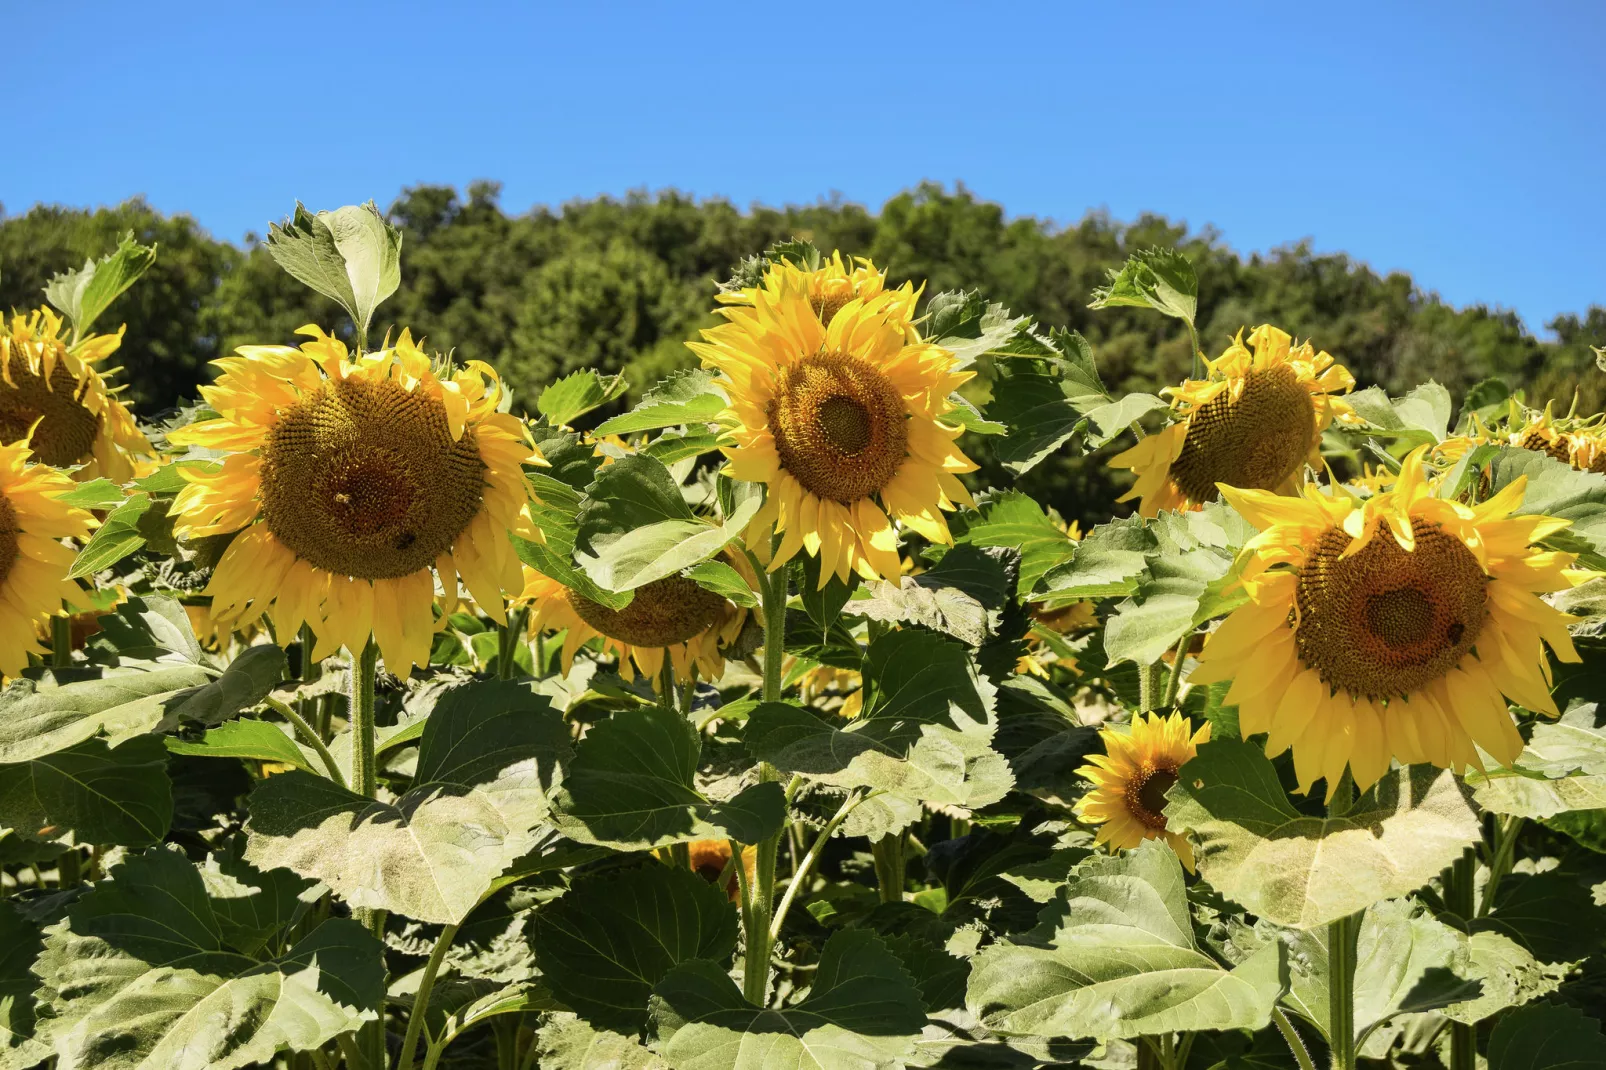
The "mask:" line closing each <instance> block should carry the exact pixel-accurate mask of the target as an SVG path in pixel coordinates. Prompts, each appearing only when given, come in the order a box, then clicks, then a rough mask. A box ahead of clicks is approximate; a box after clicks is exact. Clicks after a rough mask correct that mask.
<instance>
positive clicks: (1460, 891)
mask: <svg viewBox="0 0 1606 1070" xmlns="http://www.w3.org/2000/svg"><path fill="white" fill-rule="evenodd" d="M1496 827H1497V828H1498V827H1499V826H1496ZM1497 854H1498V849H1497ZM1477 878H1478V856H1477V854H1475V853H1474V852H1473V850H1472V848H1470V847H1468V848H1467V849H1466V850H1465V851H1462V852H1461V857H1460V858H1458V859H1456V860H1455V862H1454V863H1453V864H1452V865H1451V866H1450V879H1449V880H1448V881H1447V882H1446V886H1445V889H1444V905H1445V906H1447V907H1449V908H1450V909H1451V910H1452V911H1454V912H1455V913H1456V914H1459V915H1460V921H1461V926H1462V927H1463V928H1465V927H1466V926H1467V925H1468V923H1470V922H1471V921H1472V919H1473V917H1474V914H1473V911H1474V910H1475V909H1476V906H1477V896H1476V892H1475V888H1476V884H1477ZM1490 878H1491V879H1490V882H1489V883H1490V885H1491V886H1492V885H1493V884H1494V875H1493V873H1492V872H1491V874H1490ZM1477 1065H1478V1027H1477V1026H1475V1025H1468V1024H1466V1023H1464V1022H1456V1021H1452V1022H1451V1023H1450V1070H1474V1068H1475V1067H1476V1066H1477Z"/></svg>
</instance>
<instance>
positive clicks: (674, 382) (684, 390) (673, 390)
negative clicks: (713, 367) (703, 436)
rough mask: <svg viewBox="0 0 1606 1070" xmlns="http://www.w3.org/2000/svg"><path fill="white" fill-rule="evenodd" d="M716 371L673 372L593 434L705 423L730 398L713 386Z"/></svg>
mask: <svg viewBox="0 0 1606 1070" xmlns="http://www.w3.org/2000/svg"><path fill="white" fill-rule="evenodd" d="M715 378H716V374H715V373H714V372H712V371H707V370H705V369H701V368H698V369H694V370H691V371H681V372H675V373H673V374H672V375H670V376H669V377H668V378H667V379H664V380H663V381H662V382H660V383H659V384H658V385H657V386H655V387H653V388H652V389H651V390H648V391H646V392H645V393H643V394H642V395H641V404H640V405H637V406H636V407H635V408H634V409H631V410H630V411H629V412H627V413H624V414H622V415H620V416H615V417H614V418H613V419H611V420H604V421H603V422H602V424H601V425H600V426H599V427H598V428H597V430H596V432H595V434H597V435H598V436H599V437H600V436H602V435H629V434H634V433H635V432H637V431H652V430H655V429H657V428H660V427H678V426H680V425H681V424H705V423H709V422H710V421H712V420H714V419H716V418H717V417H718V416H719V414H720V413H721V412H722V411H724V409H725V406H726V405H727V404H729V400H728V399H727V398H726V396H725V391H724V389H723V388H721V387H720V386H718V385H716V384H715V382H714V379H715Z"/></svg>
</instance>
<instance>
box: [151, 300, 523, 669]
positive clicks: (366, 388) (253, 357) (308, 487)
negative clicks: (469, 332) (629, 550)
mask: <svg viewBox="0 0 1606 1070" xmlns="http://www.w3.org/2000/svg"><path fill="white" fill-rule="evenodd" d="M300 333H302V334H306V335H310V336H311V338H312V341H309V342H307V343H305V344H303V345H302V346H301V348H299V349H293V348H290V347H287V346H246V347H242V348H241V349H240V351H239V355H238V356H235V357H226V358H224V359H222V360H220V361H217V362H216V363H217V364H218V365H219V366H220V367H221V368H222V369H223V374H222V375H221V376H219V378H218V381H217V382H216V383H215V384H214V385H212V386H209V387H203V388H202V391H201V392H202V394H203V395H204V396H205V398H206V400H207V402H208V403H209V404H210V405H211V406H212V408H213V409H214V410H216V411H217V412H218V413H219V416H218V418H216V419H211V420H205V421H201V422H199V423H196V424H192V425H190V426H189V427H186V428H181V429H179V430H176V431H174V432H172V433H171V434H169V436H168V439H169V441H171V442H173V443H174V444H175V445H195V446H205V447H209V448H211V449H214V450H219V451H223V452H224V453H225V454H226V456H225V458H224V460H223V463H222V465H221V468H219V469H217V470H213V471H208V470H205V469H200V468H193V467H186V468H184V469H182V471H183V473H184V477H185V479H186V480H188V485H187V486H186V487H185V488H184V490H183V491H181V492H180V493H179V496H178V498H177V499H176V500H175V502H174V504H173V512H174V514H175V516H176V518H177V520H176V523H175V526H174V530H175V531H176V532H178V534H180V535H182V536H188V537H194V536H203V535H216V534H221V533H225V532H234V531H239V532H240V534H239V536H238V537H237V538H235V540H234V541H233V542H232V543H230V544H229V548H228V550H227V551H226V552H225V553H224V554H223V557H222V559H221V560H220V561H219V562H218V565H217V570H216V572H215V573H214V575H213V578H212V581H211V583H210V585H209V586H208V587H207V593H209V594H211V595H212V597H213V603H212V614H213V616H214V617H215V618H216V619H217V620H218V621H219V622H222V623H227V624H232V625H235V626H239V625H246V624H250V623H251V622H253V621H255V620H257V619H258V618H259V617H261V615H262V614H263V613H264V612H266V611H267V610H268V609H269V608H270V606H271V607H272V609H273V619H274V623H275V624H276V625H277V627H278V630H279V634H280V635H292V634H294V633H295V631H296V629H298V628H299V627H300V626H301V625H302V623H303V622H305V623H307V624H308V625H310V626H311V627H312V630H313V632H314V633H315V634H316V635H317V636H318V640H319V642H318V650H317V652H316V653H315V656H318V657H324V656H326V655H327V654H328V653H332V652H333V651H334V650H335V649H336V648H338V647H339V646H341V645H344V646H346V647H347V648H348V649H350V650H353V651H359V650H361V649H362V648H363V646H364V645H365V644H366V643H367V641H368V638H369V636H370V635H372V636H373V638H374V639H375V640H376V641H377V642H378V643H379V646H380V648H381V651H382V652H383V654H384V657H385V663H386V665H387V667H389V668H390V669H391V671H392V672H395V673H398V674H401V675H405V674H406V673H407V671H408V670H409V668H410V666H412V665H423V664H426V663H427V662H428V660H429V650H430V644H431V640H432V637H433V632H434V626H435V625H434V610H433V606H434V602H435V597H436V595H435V584H436V579H435V576H436V574H437V573H438V575H439V578H440V584H441V589H442V592H443V597H444V598H445V599H446V600H448V601H455V599H456V594H457V582H458V578H459V577H461V578H462V580H463V583H464V584H465V585H466V586H467V587H468V589H469V592H470V593H471V594H472V596H473V598H474V601H475V602H476V603H478V605H479V606H480V608H481V609H483V610H484V611H485V612H486V613H488V614H490V615H491V616H492V617H494V618H496V619H498V620H501V619H503V617H502V612H503V611H502V602H503V597H504V593H507V594H512V593H515V592H517V591H518V590H519V587H520V575H519V563H518V559H517V557H516V556H515V555H514V553H513V550H512V547H511V545H510V543H509V541H508V538H507V532H508V530H509V529H513V530H517V531H518V532H519V533H520V534H522V535H524V536H525V537H526V538H531V539H539V538H540V533H539V529H538V528H535V527H534V525H533V524H531V523H530V520H529V513H528V510H527V508H526V506H527V504H528V501H529V497H528V484H527V483H526V481H525V479H524V473H523V469H522V465H524V464H527V463H531V464H539V463H542V461H541V458H540V454H539V452H538V451H537V450H536V449H535V448H534V446H533V445H532V444H531V442H530V439H529V436H528V433H527V432H526V431H525V429H524V427H523V425H522V424H520V423H519V421H518V420H517V419H516V418H514V417H512V416H510V415H508V414H506V413H501V412H498V411H497V403H498V401H499V399H500V396H501V384H500V381H499V380H498V378H497V376H496V372H495V371H494V370H492V369H491V367H490V366H489V365H487V364H484V363H482V362H479V361H474V362H471V363H470V364H469V365H468V367H467V368H463V369H454V368H452V367H451V366H450V365H446V364H440V365H436V364H435V363H433V362H432V361H431V360H430V358H429V357H428V356H427V355H426V354H425V353H424V352H423V351H422V350H421V349H419V348H418V346H417V345H416V344H415V343H414V342H413V340H412V337H411V335H410V334H408V333H407V332H405V331H404V332H403V333H402V335H401V337H400V338H399V339H398V340H397V342H396V345H395V346H394V347H391V348H386V349H383V350H379V351H377V352H373V353H365V354H360V355H357V356H352V355H351V354H349V353H348V352H347V350H346V347H345V345H344V344H342V343H341V342H340V341H339V340H337V339H334V338H331V337H329V336H328V335H325V334H324V333H323V332H322V331H320V330H318V329H317V328H316V327H304V328H302V330H301V332H300ZM242 529H243V530H242ZM432 569H433V570H434V571H433V572H432V571H431V570H432Z"/></svg>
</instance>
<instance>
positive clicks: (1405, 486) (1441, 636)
mask: <svg viewBox="0 0 1606 1070" xmlns="http://www.w3.org/2000/svg"><path fill="white" fill-rule="evenodd" d="M1425 453H1426V447H1423V448H1421V449H1418V450H1416V451H1415V452H1414V453H1412V454H1411V456H1410V457H1408V458H1407V459H1406V461H1405V464H1404V465H1403V467H1402V469H1401V472H1400V475H1399V478H1398V479H1397V480H1396V481H1395V482H1394V483H1393V484H1392V485H1391V486H1390V488H1389V489H1387V490H1385V491H1383V492H1381V493H1379V494H1377V495H1376V496H1374V497H1372V498H1369V499H1367V500H1365V501H1364V502H1359V501H1356V500H1354V499H1351V498H1349V497H1347V496H1345V495H1342V494H1340V495H1334V496H1328V495H1325V494H1323V493H1321V492H1320V491H1318V490H1317V489H1316V488H1314V487H1310V488H1307V489H1306V491H1305V494H1304V495H1303V496H1302V497H1299V498H1280V497H1277V496H1276V495H1272V494H1269V493H1265V492H1259V491H1237V490H1232V489H1230V488H1229V489H1224V493H1225V494H1226V496H1227V498H1228V500H1229V501H1230V502H1231V503H1232V505H1233V506H1234V507H1235V508H1236V509H1238V511H1239V512H1241V513H1242V514H1243V515H1244V516H1245V517H1246V518H1248V519H1249V521H1250V522H1251V523H1253V524H1255V525H1256V526H1258V527H1260V528H1261V533H1260V534H1259V535H1258V536H1256V537H1255V538H1254V539H1252V540H1251V541H1250V542H1249V544H1248V545H1247V546H1246V547H1245V560H1244V563H1243V572H1242V574H1243V577H1244V586H1245V589H1246V591H1247V592H1248V593H1249V596H1250V600H1249V601H1248V602H1247V603H1246V604H1245V605H1244V606H1242V607H1241V608H1239V609H1237V610H1235V611H1234V612H1233V613H1232V615H1231V616H1229V617H1228V618H1227V619H1226V620H1225V621H1223V622H1222V624H1221V626H1220V627H1219V628H1218V629H1217V630H1216V631H1215V632H1214V633H1213V634H1212V635H1211V636H1210V638H1209V639H1208V640H1207V641H1206V643H1205V647H1204V651H1203V653H1202V654H1201V656H1200V665H1199V668H1198V669H1197V670H1196V671H1195V673H1194V675H1193V677H1192V679H1193V681H1194V682H1196V683H1208V682H1213V681H1217V680H1229V679H1230V680H1232V681H1233V684H1232V688H1231V690H1230V691H1229V692H1228V694H1227V696H1226V699H1225V701H1226V702H1227V703H1228V704H1234V705H1237V706H1238V712H1239V719H1240V723H1241V725H1242V727H1243V731H1244V734H1245V735H1252V734H1256V733H1260V732H1265V733H1267V734H1268V738H1267V741H1266V751H1267V753H1268V754H1271V755H1275V754H1279V753H1281V752H1282V751H1284V750H1287V749H1288V748H1289V747H1292V748H1293V751H1294V766H1295V770H1296V772H1297V774H1298V777H1299V783H1300V790H1302V791H1309V790H1310V787H1311V785H1312V784H1313V783H1314V781H1315V780H1317V779H1318V778H1323V777H1325V778H1326V781H1327V785H1328V795H1329V797H1331V795H1332V792H1333V791H1334V790H1335V789H1336V787H1337V785H1338V783H1339V780H1340V777H1341V776H1342V774H1343V772H1344V771H1345V769H1346V767H1347V768H1348V769H1349V770H1350V772H1351V773H1352V774H1353V776H1354V779H1355V782H1356V784H1357V786H1359V787H1360V788H1361V789H1363V790H1364V789H1365V788H1367V787H1370V786H1371V785H1372V784H1373V783H1375V782H1376V781H1377V780H1378V779H1379V778H1380V777H1381V776H1382V775H1383V774H1384V773H1385V772H1386V771H1387V770H1388V767H1389V764H1390V761H1391V759H1394V758H1398V759H1399V760H1400V761H1402V762H1406V763H1412V762H1431V763H1432V764H1434V765H1439V766H1443V767H1446V768H1452V769H1458V770H1459V769H1465V768H1468V767H1481V766H1482V760H1481V758H1480V756H1479V753H1478V748H1482V750H1483V751H1484V752H1487V753H1488V754H1490V755H1492V756H1493V757H1494V758H1495V760H1496V761H1498V762H1501V763H1503V764H1504V763H1509V762H1510V761H1512V760H1513V759H1514V758H1515V757H1516V756H1517V753H1518V751H1520V750H1521V749H1522V739H1521V737H1520V736H1519V735H1518V734H1517V730H1516V726H1515V725H1514V724H1513V723H1512V719H1511V716H1510V713H1509V711H1508V710H1507V699H1508V698H1509V699H1510V700H1511V701H1513V702H1517V703H1519V704H1521V705H1523V706H1525V707H1527V708H1528V709H1530V710H1534V711H1536V712H1540V713H1546V714H1550V715H1551V716H1555V715H1557V712H1558V711H1557V710H1556V706H1555V703H1554V701H1553V700H1552V699H1551V697H1550V687H1549V684H1550V669H1549V663H1548V661H1547V660H1546V657H1545V651H1544V646H1545V645H1546V644H1548V645H1549V646H1550V648H1551V650H1552V651H1554V652H1555V654H1556V656H1557V657H1559V658H1561V659H1562V660H1564V661H1575V660H1577V658H1578V655H1577V653H1576V652H1575V651H1574V650H1573V645H1572V640H1571V638H1570V637H1569V635H1568V632H1567V622H1568V621H1569V620H1571V619H1572V618H1570V617H1568V616H1567V615H1566V614H1564V613H1562V612H1560V611H1559V610H1557V609H1555V608H1554V607H1552V606H1550V605H1548V604H1547V603H1545V602H1544V601H1543V600H1542V599H1541V598H1540V595H1542V594H1544V593H1547V592H1552V591H1559V590H1564V589H1566V588H1567V587H1569V586H1570V585H1571V584H1572V582H1574V580H1575V579H1576V578H1577V577H1576V574H1574V573H1572V572H1571V571H1570V569H1571V566H1572V564H1573V556H1572V555H1571V554H1566V553H1559V552H1556V551H1550V550H1544V549H1540V548H1538V547H1536V546H1534V545H1533V544H1534V543H1535V542H1537V541H1539V540H1541V539H1543V538H1545V537H1546V536H1547V535H1550V534H1554V533H1555V532H1557V531H1559V530H1561V529H1562V528H1565V527H1566V526H1567V521H1564V520H1556V519H1553V518H1550V517H1545V516H1534V515H1527V516H1517V515H1513V514H1514V513H1515V512H1516V510H1517V508H1518V507H1519V506H1520V505H1521V504H1522V496H1523V491H1524V481H1523V480H1517V481H1515V482H1513V483H1512V484H1510V485H1509V486H1507V487H1506V488H1504V489H1503V490H1501V491H1500V492H1499V493H1498V494H1496V495H1494V496H1493V497H1491V498H1490V499H1489V500H1488V501H1485V502H1482V503H1480V504H1478V505H1467V504H1464V503H1462V502H1457V501H1451V500H1448V499H1445V498H1441V497H1438V496H1437V495H1436V494H1435V487H1434V485H1433V483H1432V481H1430V479H1429V478H1428V477H1427V475H1426V474H1425V472H1424V469H1423V458H1424V455H1425Z"/></svg>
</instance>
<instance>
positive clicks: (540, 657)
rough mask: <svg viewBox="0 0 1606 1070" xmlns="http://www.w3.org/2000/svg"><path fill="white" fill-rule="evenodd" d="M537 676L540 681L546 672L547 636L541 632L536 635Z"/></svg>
mask: <svg viewBox="0 0 1606 1070" xmlns="http://www.w3.org/2000/svg"><path fill="white" fill-rule="evenodd" d="M534 667H535V675H536V678H537V679H539V678H540V677H541V675H542V674H543V673H545V672H546V636H545V635H544V634H542V633H541V632H539V631H537V632H536V633H535V666H534Z"/></svg>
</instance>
